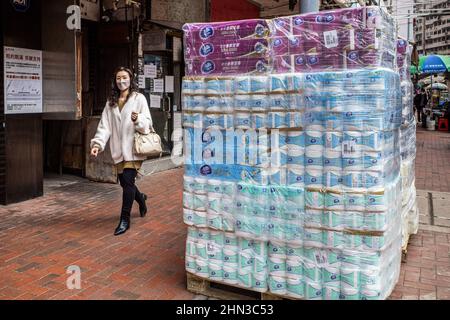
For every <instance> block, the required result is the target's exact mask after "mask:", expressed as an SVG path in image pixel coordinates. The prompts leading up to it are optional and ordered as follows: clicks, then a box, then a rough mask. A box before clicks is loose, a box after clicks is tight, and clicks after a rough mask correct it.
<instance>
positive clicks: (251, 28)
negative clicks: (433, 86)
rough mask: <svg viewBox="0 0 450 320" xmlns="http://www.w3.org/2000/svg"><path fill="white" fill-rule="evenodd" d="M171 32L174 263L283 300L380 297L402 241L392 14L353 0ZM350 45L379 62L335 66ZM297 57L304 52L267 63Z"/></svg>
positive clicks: (394, 275)
mask: <svg viewBox="0 0 450 320" xmlns="http://www.w3.org/2000/svg"><path fill="white" fill-rule="evenodd" d="M184 30H185V41H186V47H187V50H186V63H187V65H188V66H187V68H188V70H187V74H188V75H189V76H187V77H185V78H184V80H183V94H182V99H183V101H182V103H183V127H184V150H185V176H184V194H183V215H184V221H185V223H186V224H187V225H189V235H188V240H187V247H186V269H187V270H188V271H190V272H193V273H195V274H197V275H199V276H201V277H205V278H209V279H211V280H215V281H219V282H225V283H228V284H232V285H237V286H240V287H244V288H249V289H252V290H256V291H263V292H264V291H267V290H268V291H270V292H272V293H274V294H279V295H285V296H290V297H294V298H305V299H384V298H386V297H387V296H388V295H389V294H390V292H391V290H392V289H393V286H394V285H395V283H396V281H397V279H398V276H399V268H400V257H401V250H400V246H401V240H402V229H401V223H402V219H401V218H402V217H401V212H402V182H403V181H402V180H401V176H400V169H401V152H400V149H401V146H400V127H401V126H402V120H403V115H402V100H401V99H402V96H401V94H402V92H401V90H400V88H401V86H400V77H399V74H398V73H397V72H395V70H394V69H395V65H394V64H395V51H396V42H395V38H394V34H395V33H394V29H393V22H392V19H391V18H390V17H389V16H388V15H386V14H385V13H384V12H383V11H381V10H380V9H379V8H378V7H365V8H355V9H345V10H336V11H329V12H320V13H317V14H308V15H300V16H292V17H282V18H276V19H273V20H248V21H234V22H227V23H213V24H188V25H185V26H184ZM336 34H337V36H336ZM336 37H337V38H336ZM336 39H338V40H337V44H336V46H334V44H332V42H333V41H336ZM355 39H356V40H355ZM345 41H348V43H347V44H344V43H345ZM375 42H376V45H375ZM221 45H222V46H221ZM341 45H342V47H341ZM352 51H355V52H357V54H356V55H360V54H361V55H363V54H362V53H361V52H367V57H369V56H370V55H373V56H376V57H378V58H380V57H381V60H383V59H384V58H382V57H383V55H391V57H390V58H389V59H388V60H390V64H388V65H384V64H383V63H379V62H376V63H372V62H370V61H366V60H363V59H361V60H358V59H359V58H358V59H355V61H353V62H354V64H345V63H344V61H343V59H344V58H345V57H347V55H348V54H349V53H350V52H352ZM302 54H304V55H306V56H305V59H306V60H305V61H307V63H310V62H311V61H312V60H311V59H312V57H313V56H314V57H316V58H317V61H316V62H317V63H315V64H314V66H313V67H310V66H308V67H306V68H304V69H297V68H296V67H292V64H291V65H290V67H289V68H287V69H280V68H278V69H277V65H276V63H275V62H274V61H276V60H277V59H278V58H280V59H287V60H290V61H291V62H292V61H295V60H296V57H295V56H296V55H302ZM341 58H342V59H341ZM308 59H309V60H308ZM249 61H250V62H249ZM308 61H309V62H308ZM339 61H341V62H342V63H341V62H339ZM258 62H259V67H257V64H258ZM218 66H219V67H218ZM380 66H388V68H384V67H380ZM224 67H227V70H226V71H225V69H223V68H224ZM205 75H206V76H205ZM200 234H201V235H202V236H200ZM205 248H206V249H205Z"/></svg>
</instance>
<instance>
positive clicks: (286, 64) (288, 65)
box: [273, 55, 293, 73]
mask: <svg viewBox="0 0 450 320" xmlns="http://www.w3.org/2000/svg"><path fill="white" fill-rule="evenodd" d="M291 57H293V56H289V55H286V56H275V57H274V58H273V72H274V73H288V72H292V71H293V68H292V61H291Z"/></svg>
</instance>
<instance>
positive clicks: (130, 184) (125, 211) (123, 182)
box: [119, 169, 144, 218]
mask: <svg viewBox="0 0 450 320" xmlns="http://www.w3.org/2000/svg"><path fill="white" fill-rule="evenodd" d="M136 176H137V171H136V170H135V169H124V170H123V173H122V174H119V181H120V186H121V187H122V190H123V193H122V211H121V213H120V216H121V217H126V218H129V217H130V215H131V208H132V207H133V201H136V202H137V203H138V204H139V205H142V204H143V201H144V199H143V195H142V194H141V192H140V191H139V190H138V188H137V187H136V185H135V182H136Z"/></svg>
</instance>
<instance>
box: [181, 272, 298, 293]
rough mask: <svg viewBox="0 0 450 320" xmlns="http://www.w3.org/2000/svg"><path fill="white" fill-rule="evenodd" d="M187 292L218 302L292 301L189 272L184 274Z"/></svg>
mask: <svg viewBox="0 0 450 320" xmlns="http://www.w3.org/2000/svg"><path fill="white" fill-rule="evenodd" d="M186 278H187V289H188V291H190V292H192V293H195V294H201V295H204V296H207V297H211V298H216V299H220V300H283V298H284V299H292V298H287V297H281V296H276V295H273V294H271V293H269V292H257V291H253V290H249V289H243V288H241V287H238V286H235V285H232V284H225V283H222V282H218V281H214V280H211V279H205V278H201V277H199V276H197V275H195V274H192V273H190V272H187V273H186Z"/></svg>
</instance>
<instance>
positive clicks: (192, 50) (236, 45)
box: [185, 39, 269, 60]
mask: <svg viewBox="0 0 450 320" xmlns="http://www.w3.org/2000/svg"><path fill="white" fill-rule="evenodd" d="M268 46H269V44H268V41H267V40H266V39H249V40H239V41H223V42H221V43H211V42H199V43H195V45H192V43H187V44H186V46H185V59H187V60H192V59H195V58H208V59H225V58H239V57H264V56H265V55H267V54H268V49H269V48H268Z"/></svg>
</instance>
